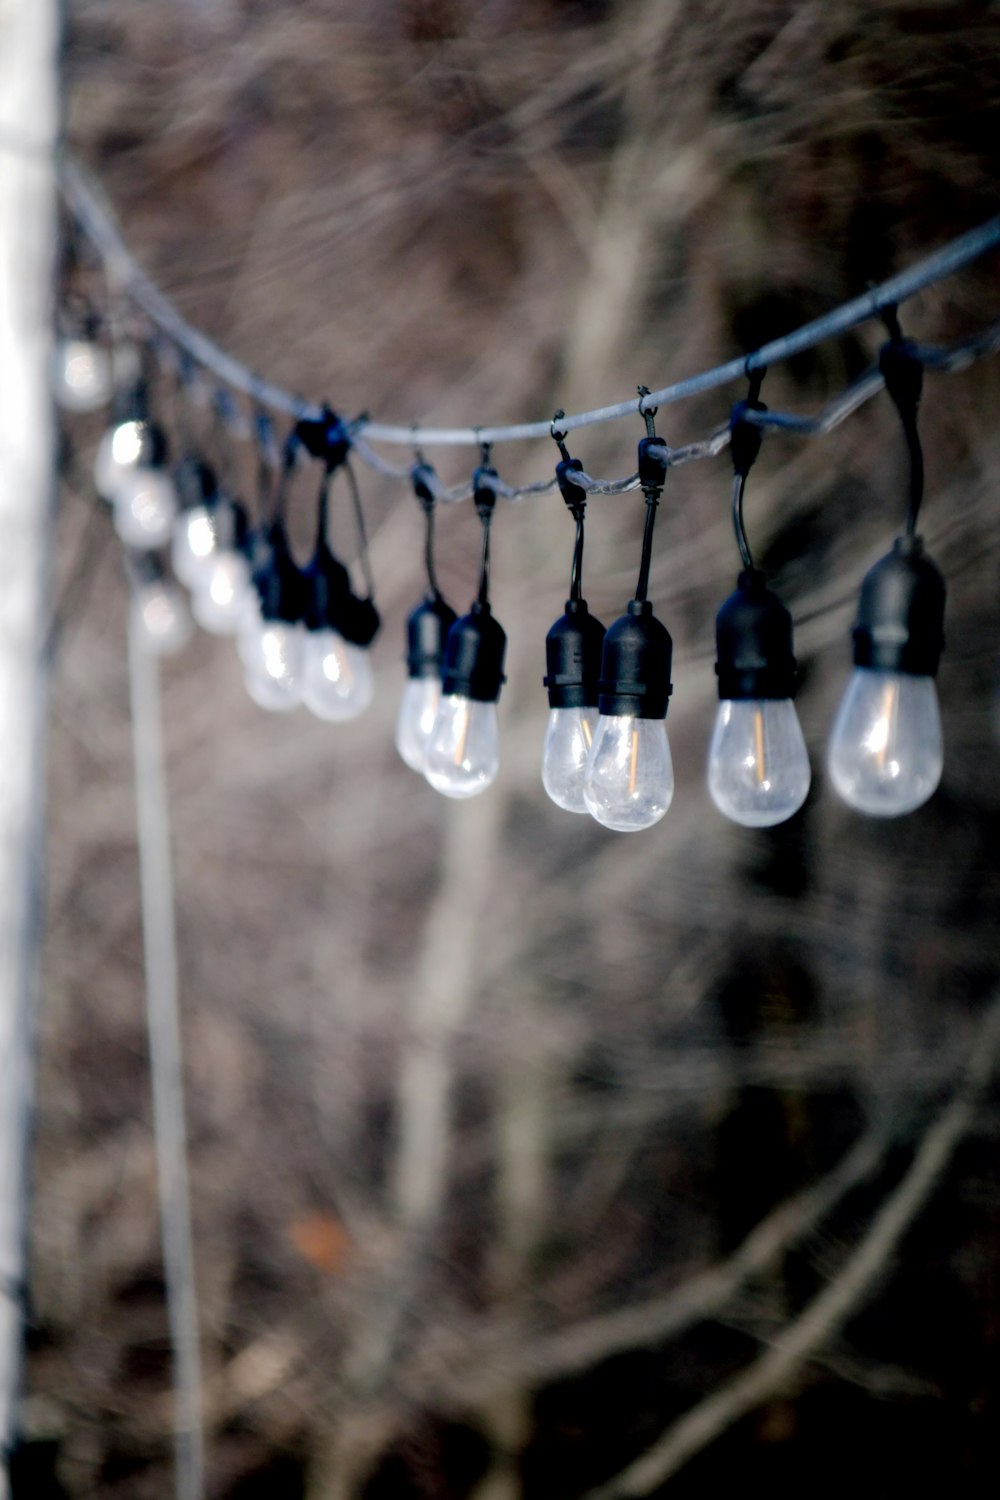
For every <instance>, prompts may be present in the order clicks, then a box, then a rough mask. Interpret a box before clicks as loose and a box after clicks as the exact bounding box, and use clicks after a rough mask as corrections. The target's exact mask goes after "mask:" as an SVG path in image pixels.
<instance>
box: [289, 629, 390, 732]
mask: <svg viewBox="0 0 1000 1500" xmlns="http://www.w3.org/2000/svg"><path fill="white" fill-rule="evenodd" d="M374 692H375V684H374V682H373V680H372V669H371V663H370V661H369V659H368V652H367V651H365V650H364V649H363V648H362V647H361V646H354V645H352V644H351V642H350V641H345V640H344V637H343V636H342V635H340V634H339V632H338V631H336V630H315V631H309V632H307V634H306V638H305V668H304V675H303V681H302V701H303V703H304V704H305V706H306V708H308V709H309V711H310V712H311V713H314V714H315V715H316V717H317V718H318V719H329V720H331V721H334V722H335V721H337V720H341V719H356V718H357V717H358V715H359V714H362V713H364V711H365V709H366V708H367V707H368V705H369V703H370V702H371V701H372V697H373V696H374Z"/></svg>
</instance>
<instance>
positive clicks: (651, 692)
mask: <svg viewBox="0 0 1000 1500" xmlns="http://www.w3.org/2000/svg"><path fill="white" fill-rule="evenodd" d="M673 651H674V645H673V641H672V640H671V639H670V634H669V632H668V630H667V628H666V626H665V625H661V623H660V621H659V620H657V619H656V617H655V616H654V614H653V606H652V605H651V604H650V603H649V602H648V600H644V601H643V602H641V603H640V601H639V600H638V599H632V600H630V601H629V606H628V613H627V614H624V615H622V616H621V618H620V619H617V620H616V621H615V623H614V624H613V625H612V626H611V627H610V629H609V630H608V632H607V634H606V635H605V637H604V651H603V653H602V656H601V680H600V684H599V686H600V694H599V696H598V699H597V707H598V709H599V710H600V712H601V713H602V714H605V715H609V716H617V715H620V714H631V715H632V716H633V717H635V718H637V719H663V718H666V714H667V707H668V705H669V702H670V694H671V693H672V692H673V684H672V683H671V681H670V668H671V664H672V661H673Z"/></svg>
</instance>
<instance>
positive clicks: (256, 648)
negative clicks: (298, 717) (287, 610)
mask: <svg viewBox="0 0 1000 1500" xmlns="http://www.w3.org/2000/svg"><path fill="white" fill-rule="evenodd" d="M247 634H248V637H249V631H248V633H247ZM305 645H306V642H305V632H304V631H303V629H302V627H301V625H292V624H289V623H288V622H287V621H285V620H260V622H259V624H258V625H257V626H256V628H255V630H254V632H253V637H252V640H251V639H249V638H248V639H247V642H246V655H245V657H244V661H245V664H246V670H245V673H244V680H245V682H246V689H247V692H248V693H249V694H250V697H251V698H252V699H253V701H254V702H255V703H257V704H259V706H260V707H261V708H266V709H269V710H270V711H271V712H272V713H287V712H288V711H289V710H290V709H293V708H295V707H296V705H297V704H299V703H301V701H302V678H303V668H304V665H305Z"/></svg>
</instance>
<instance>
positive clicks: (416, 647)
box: [406, 594, 458, 677]
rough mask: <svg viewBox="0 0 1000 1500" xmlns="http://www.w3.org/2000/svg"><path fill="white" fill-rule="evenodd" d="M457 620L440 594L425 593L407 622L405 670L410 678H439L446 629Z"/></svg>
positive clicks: (446, 636)
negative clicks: (424, 596) (425, 595)
mask: <svg viewBox="0 0 1000 1500" xmlns="http://www.w3.org/2000/svg"><path fill="white" fill-rule="evenodd" d="M457 619H458V616H457V615H456V613H455V611H454V610H453V609H452V607H451V605H450V604H446V603H445V601H444V600H443V599H442V597H441V595H440V594H428V595H427V598H426V599H424V600H423V601H422V602H421V603H420V604H418V605H417V607H416V609H415V610H413V611H412V612H411V613H410V615H409V617H408V619H407V621H406V670H407V672H408V673H409V675H410V676H411V677H440V675H441V664H442V662H443V661H444V647H445V641H446V640H447V638H448V632H449V631H450V630H451V627H452V626H453V625H454V623H455V621H456V620H457Z"/></svg>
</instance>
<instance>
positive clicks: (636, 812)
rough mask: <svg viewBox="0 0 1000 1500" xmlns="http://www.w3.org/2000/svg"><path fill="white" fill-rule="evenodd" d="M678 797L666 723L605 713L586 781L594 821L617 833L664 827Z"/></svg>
mask: <svg viewBox="0 0 1000 1500" xmlns="http://www.w3.org/2000/svg"><path fill="white" fill-rule="evenodd" d="M673 797H674V766H673V761H672V759H671V756H670V742H669V740H668V739H667V726H666V722H665V720H663V719H640V718H639V717H638V716H637V715H635V714H613V715H611V714H601V716H600V717H599V719H598V721H597V729H596V732H595V734H594V743H593V745H592V746H591V750H590V755H589V756H588V758H587V767H586V771H585V772H584V778H583V798H584V802H585V803H586V805H587V811H588V812H589V813H590V815H591V817H593V818H596V819H597V821H598V823H601V824H603V826H604V827H605V828H613V829H614V830H615V831H616V832H617V833H635V832H637V831H638V830H639V829H642V828H652V826H653V824H654V823H658V822H659V821H660V819H661V818H662V817H663V815H664V813H665V812H666V811H667V809H668V808H669V806H670V804H671V802H672V801H673Z"/></svg>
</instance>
